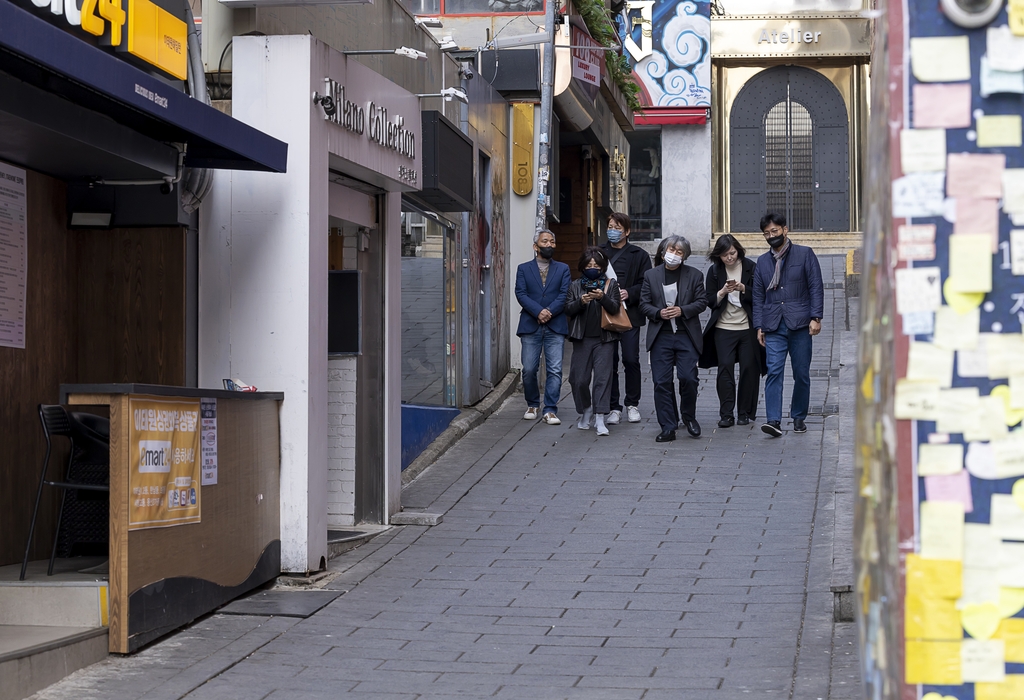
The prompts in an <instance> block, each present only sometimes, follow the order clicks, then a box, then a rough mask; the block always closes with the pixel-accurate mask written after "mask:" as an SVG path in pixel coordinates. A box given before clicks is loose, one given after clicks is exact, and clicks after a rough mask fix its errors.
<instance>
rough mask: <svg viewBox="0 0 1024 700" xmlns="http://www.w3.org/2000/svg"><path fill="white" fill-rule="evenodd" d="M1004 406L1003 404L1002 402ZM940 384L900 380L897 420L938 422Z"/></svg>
mask: <svg viewBox="0 0 1024 700" xmlns="http://www.w3.org/2000/svg"><path fill="white" fill-rule="evenodd" d="M1000 406H1002V402H1000ZM938 408H939V383H938V382H937V381H934V380H925V381H921V380H913V379H898V380H897V381H896V396H895V398H894V399H893V413H894V414H895V416H896V419H897V420H936V419H937V418H938Z"/></svg>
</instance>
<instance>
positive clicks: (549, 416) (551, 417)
mask: <svg viewBox="0 0 1024 700" xmlns="http://www.w3.org/2000/svg"><path fill="white" fill-rule="evenodd" d="M544 422H545V423H547V424H548V425H561V424H562V421H560V420H559V419H558V416H556V415H555V414H554V413H545V414H544Z"/></svg>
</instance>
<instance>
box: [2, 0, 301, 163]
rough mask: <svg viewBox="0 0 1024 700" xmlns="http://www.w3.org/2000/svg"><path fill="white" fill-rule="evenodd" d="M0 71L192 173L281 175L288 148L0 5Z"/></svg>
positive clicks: (36, 19) (23, 13)
mask: <svg viewBox="0 0 1024 700" xmlns="http://www.w3.org/2000/svg"><path fill="white" fill-rule="evenodd" d="M0 71H3V72H5V73H8V74H10V75H11V76H13V77H15V78H17V79H18V80H21V81H24V82H25V83H28V84H30V85H33V86H35V87H37V88H39V89H41V90H45V91H46V92H50V93H53V94H55V95H58V96H59V97H61V98H63V99H66V100H68V101H69V102H72V103H74V104H76V105H78V106H80V107H83V108H85V109H89V110H92V111H94V112H97V113H100V114H103V115H106V116H107V117H109V118H111V119H113V120H114V121H116V122H118V123H119V124H122V125H124V126H126V127H128V128H130V129H133V130H134V131H137V132H139V133H140V134H142V135H144V136H146V137H148V138H151V139H153V140H155V141H160V142H164V143H186V144H188V150H187V152H186V159H185V164H186V165H188V166H191V167H197V168H216V169H230V170H262V171H269V172H279V173H283V172H285V169H286V166H287V160H288V144H286V143H284V142H282V141H279V140H277V139H275V138H273V137H271V136H268V135H267V134H265V133H263V132H262V131H259V130H257V129H254V128H252V127H251V126H249V125H247V124H244V123H242V122H240V121H238V120H237V119H232V118H231V117H229V116H228V115H226V114H224V113H222V112H219V111H218V110H216V109H214V108H213V107H211V106H210V105H207V104H204V103H203V102H200V101H199V100H195V99H193V98H191V97H190V96H188V95H186V94H185V93H183V92H180V91H179V90H177V89H175V88H173V87H170V86H169V85H168V84H167V83H165V82H163V81H161V80H160V79H158V78H155V77H153V76H151V75H149V74H147V73H145V72H144V71H141V70H139V69H138V68H136V67H135V66H133V65H131V64H129V63H127V62H125V61H123V60H121V59H119V58H118V57H116V56H114V55H112V54H110V53H107V52H106V51H104V50H102V49H100V48H98V47H96V46H93V45H92V44H90V43H88V42H87V41H84V40H79V39H78V38H76V37H74V36H72V35H70V34H68V33H67V32H64V31H61V30H60V29H59V28H58V27H55V26H54V25H52V24H50V23H49V22H47V21H46V20H44V19H42V18H40V17H38V16H36V15H34V14H33V13H32V12H30V11H28V10H25V9H23V8H21V7H18V6H17V5H14V4H13V3H11V2H10V0H0Z"/></svg>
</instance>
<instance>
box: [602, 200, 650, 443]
mask: <svg viewBox="0 0 1024 700" xmlns="http://www.w3.org/2000/svg"><path fill="white" fill-rule="evenodd" d="M629 223H630V222H629V217H628V216H626V215H625V214H621V213H619V212H614V213H613V214H612V215H611V216H610V217H608V242H607V243H606V244H604V245H603V246H601V249H602V250H604V253H605V255H607V256H608V262H609V263H610V264H611V266H612V268H613V269H614V270H615V276H616V277H617V278H618V283H619V293H620V295H621V297H622V303H624V304H625V305H626V314H627V315H628V316H629V321H630V323H632V324H633V328H632V329H631V330H628V331H626V332H625V333H623V334H622V337H621V338H620V339H619V341H618V342H617V343H615V353H614V355H613V357H612V401H611V413H609V414H608V420H607V422H608V424H609V425H615V424H616V423H618V422H619V420H620V419H621V416H622V411H623V405H622V403H623V402H622V401H620V395H619V346H620V345H621V346H622V367H623V369H624V370H625V375H626V396H625V404H626V405H625V411H626V420H628V421H629V422H630V423H639V422H640V409H639V408H637V407H638V406H639V405H640V386H641V383H642V382H641V375H640V329H641V328H642V327H643V325H644V324H645V323H647V319H646V318H645V317H644V315H643V314H642V313H641V312H640V287H641V286H643V283H644V273H645V272H647V271H648V270H650V269H651V256H650V255H649V254H648V253H647V251H646V250H644V249H643V248H640V247H639V246H635V245H633V244H632V243H630V242H629Z"/></svg>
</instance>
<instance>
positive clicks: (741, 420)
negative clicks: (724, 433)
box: [736, 416, 750, 425]
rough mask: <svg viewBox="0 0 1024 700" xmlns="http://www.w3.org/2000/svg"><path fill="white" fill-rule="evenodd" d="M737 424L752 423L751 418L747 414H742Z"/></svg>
mask: <svg viewBox="0 0 1024 700" xmlns="http://www.w3.org/2000/svg"><path fill="white" fill-rule="evenodd" d="M736 425H750V419H749V418H747V417H746V416H740V418H739V420H737V421H736Z"/></svg>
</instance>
